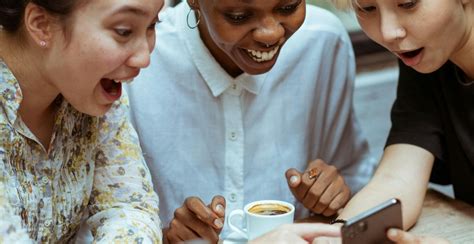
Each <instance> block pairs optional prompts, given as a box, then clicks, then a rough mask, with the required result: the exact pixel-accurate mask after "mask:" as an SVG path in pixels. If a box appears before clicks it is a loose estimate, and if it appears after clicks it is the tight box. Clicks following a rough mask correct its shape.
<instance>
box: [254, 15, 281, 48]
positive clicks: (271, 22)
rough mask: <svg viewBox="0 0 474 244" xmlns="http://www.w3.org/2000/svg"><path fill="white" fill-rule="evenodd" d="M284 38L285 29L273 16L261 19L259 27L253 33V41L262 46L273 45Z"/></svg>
mask: <svg viewBox="0 0 474 244" xmlns="http://www.w3.org/2000/svg"><path fill="white" fill-rule="evenodd" d="M284 36H285V28H284V27H283V26H282V24H281V23H280V21H279V20H278V19H276V18H274V17H273V16H269V17H265V18H264V19H262V21H261V23H260V25H259V26H258V27H257V28H256V29H255V31H254V32H253V37H254V40H256V41H257V42H259V43H261V44H262V45H263V46H268V45H270V46H271V45H274V44H276V43H278V42H279V41H280V39H281V38H283V37H284Z"/></svg>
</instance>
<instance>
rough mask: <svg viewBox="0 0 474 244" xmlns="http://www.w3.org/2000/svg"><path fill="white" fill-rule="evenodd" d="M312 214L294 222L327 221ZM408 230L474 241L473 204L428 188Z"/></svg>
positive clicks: (458, 240) (458, 241) (454, 241)
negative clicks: (416, 218)
mask: <svg viewBox="0 0 474 244" xmlns="http://www.w3.org/2000/svg"><path fill="white" fill-rule="evenodd" d="M328 221H329V219H328V218H324V217H321V216H313V217H310V218H307V219H302V220H297V221H296V222H313V223H314V222H326V223H327V222H328ZM410 232H413V233H416V234H418V235H430V236H437V237H442V238H445V239H447V240H449V241H450V242H452V243H456V244H457V243H461V244H464V243H466V244H467V243H469V244H473V243H474V206H471V205H469V204H467V203H465V202H462V201H459V200H455V199H452V198H450V197H448V196H446V195H443V194H442V193H439V192H438V191H436V190H433V189H428V191H427V192H426V196H425V201H424V202H423V209H422V211H421V215H420V218H419V219H418V222H417V223H416V224H415V226H414V227H413V228H411V229H410Z"/></svg>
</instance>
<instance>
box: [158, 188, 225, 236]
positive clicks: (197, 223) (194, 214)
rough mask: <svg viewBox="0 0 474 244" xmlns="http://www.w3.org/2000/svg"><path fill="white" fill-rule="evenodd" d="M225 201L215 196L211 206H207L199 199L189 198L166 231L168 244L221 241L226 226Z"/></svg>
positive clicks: (175, 213)
mask: <svg viewBox="0 0 474 244" xmlns="http://www.w3.org/2000/svg"><path fill="white" fill-rule="evenodd" d="M224 219H225V199H224V197H222V196H215V197H214V198H213V199H212V202H211V204H209V205H207V206H206V205H205V204H204V203H203V201H202V200H201V199H200V198H198V197H188V198H186V200H185V201H184V203H183V205H182V206H181V207H180V208H178V209H176V211H175V212H174V219H173V220H171V223H170V226H169V228H168V229H167V230H165V231H164V237H165V238H164V239H165V241H167V242H168V243H177V242H182V241H187V240H194V239H204V240H207V241H210V242H211V243H217V242H218V241H219V234H220V232H221V231H222V227H223V226H224Z"/></svg>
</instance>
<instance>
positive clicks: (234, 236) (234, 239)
mask: <svg viewBox="0 0 474 244" xmlns="http://www.w3.org/2000/svg"><path fill="white" fill-rule="evenodd" d="M247 241H248V240H247V238H242V236H241V235H239V234H238V233H237V232H232V233H230V234H229V235H228V236H227V237H226V238H225V239H224V240H223V241H222V243H223V244H243V243H247Z"/></svg>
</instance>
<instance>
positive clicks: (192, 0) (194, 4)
mask: <svg viewBox="0 0 474 244" xmlns="http://www.w3.org/2000/svg"><path fill="white" fill-rule="evenodd" d="M187 2H188V5H189V7H190V8H191V9H199V0H187Z"/></svg>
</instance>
